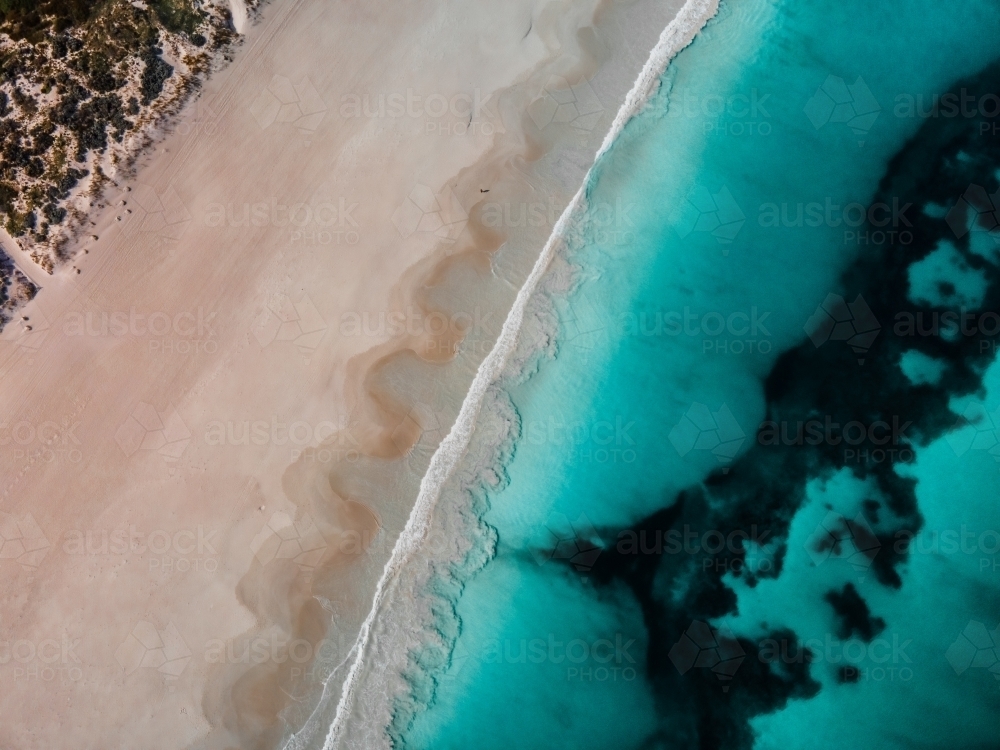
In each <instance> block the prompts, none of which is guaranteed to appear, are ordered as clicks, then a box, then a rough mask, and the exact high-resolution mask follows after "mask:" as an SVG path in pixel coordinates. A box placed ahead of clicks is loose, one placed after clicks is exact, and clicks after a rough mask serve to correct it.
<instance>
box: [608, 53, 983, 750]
mask: <svg viewBox="0 0 1000 750" xmlns="http://www.w3.org/2000/svg"><path fill="white" fill-rule="evenodd" d="M963 88H964V89H967V90H972V91H991V92H992V91H997V90H1000V62H996V63H993V64H992V65H991V66H989V67H988V68H987V69H985V70H983V71H982V72H981V73H979V74H977V75H975V76H972V77H971V78H969V79H967V80H963V81H959V82H957V83H955V84H954V86H953V89H952V90H953V91H954V92H956V93H957V92H960V91H961V90H962V89H963ZM998 132H1000V123H998V122H997V118H995V117H986V116H984V115H982V114H977V115H976V116H970V117H932V118H928V119H927V120H925V122H924V123H923V125H922V126H921V127H920V129H919V131H918V132H917V133H916V135H915V136H914V137H913V138H912V139H911V140H910V141H909V142H908V143H906V144H905V146H904V147H903V148H902V149H901V150H900V151H899V153H897V154H896V155H895V157H894V158H893V159H892V160H891V162H890V163H889V165H888V168H887V171H886V173H885V175H884V176H883V178H882V179H881V181H880V183H879V186H878V190H877V194H876V196H875V197H874V199H873V200H874V201H882V202H885V203H887V204H890V205H891V204H892V200H893V198H898V199H901V200H904V201H908V202H912V203H913V206H914V210H913V211H911V212H910V214H909V218H910V220H911V221H912V224H913V227H912V235H913V239H912V241H911V242H909V243H908V244H901V243H898V242H897V243H892V242H890V243H888V244H883V245H879V246H869V247H868V248H866V249H865V251H864V252H863V253H862V254H861V256H860V257H858V258H857V260H856V261H855V262H854V263H853V264H852V265H851V266H850V267H849V269H848V270H847V272H846V273H845V274H844V276H843V278H842V280H841V285H840V288H839V289H838V290H832V291H833V294H834V295H835V296H839V302H838V301H837V299H834V300H833V302H832V303H831V305H832V306H833V307H837V308H838V310H841V311H847V313H848V314H850V315H853V316H854V320H855V321H859V320H860V318H861V317H864V318H865V322H864V325H863V326H861V328H859V329H858V330H863V331H867V332H868V336H867V338H865V339H864V342H863V344H864V345H863V346H860V347H858V346H855V347H852V346H851V345H849V343H858V342H859V341H860V339H858V340H856V341H855V340H852V341H851V342H849V341H848V340H847V339H849V338H850V337H849V336H831V337H829V340H827V341H825V342H822V343H821V344H817V343H816V341H815V340H812V341H810V340H806V341H804V342H803V343H802V344H801V345H799V346H796V347H795V348H793V349H791V350H788V351H786V352H784V353H783V354H782V355H781V356H780V357H779V359H778V360H777V362H776V364H775V365H774V367H773V369H772V371H771V373H770V374H769V375H768V377H767V379H766V382H765V384H764V393H765V398H766V416H765V419H766V420H767V423H768V424H774V425H781V426H785V427H786V428H787V431H786V434H789V435H792V436H793V437H792V438H791V439H788V440H785V439H778V440H772V439H766V438H767V437H768V436H765V435H758V436H757V438H758V439H757V440H756V442H755V444H754V445H753V446H752V447H751V448H750V449H749V450H748V451H747V452H746V453H745V454H744V455H742V456H741V457H740V458H739V459H738V460H737V461H736V462H735V463H734V464H733V465H732V466H731V467H730V468H729V469H728V470H727V471H725V472H723V471H721V470H719V471H716V472H714V473H713V474H712V475H711V476H709V477H708V478H707V479H706V480H705V481H704V482H703V483H701V484H699V485H697V486H693V487H688V488H687V489H685V490H683V491H682V492H680V493H679V494H678V495H677V496H676V497H668V498H665V503H664V507H663V508H662V509H661V510H659V511H657V512H655V513H653V514H651V515H649V516H648V517H647V518H645V519H642V520H641V521H639V522H638V523H636V524H635V525H634V526H632V527H630V528H627V529H602V530H599V533H600V536H601V538H602V539H605V540H607V539H615V540H618V541H619V543H618V544H613V545H607V546H606V547H605V548H604V550H603V551H602V552H601V554H600V555H599V557H598V558H597V559H596V561H595V562H594V565H593V568H592V570H591V571H590V574H589V575H590V580H591V581H592V582H593V583H594V584H595V585H596V586H598V587H612V586H614V587H620V586H624V587H626V588H627V589H628V590H630V591H631V592H632V594H633V595H634V597H635V599H636V600H637V602H638V603H639V605H640V606H641V609H642V613H643V619H644V622H645V626H646V628H647V630H648V635H649V647H648V656H647V676H648V679H649V680H650V682H651V684H652V687H653V689H654V692H655V695H656V696H657V698H658V705H659V707H660V710H661V713H662V717H663V729H662V731H660V732H657V733H656V735H655V736H652V737H650V738H649V740H648V743H647V746H648V747H650V748H654V747H655V748H701V749H705V750H707V749H709V748H727V750H735V749H737V748H749V747H751V746H752V744H753V739H754V738H753V733H752V730H751V728H750V724H749V720H750V719H751V718H752V717H754V716H756V715H760V714H763V713H768V712H772V711H775V710H777V709H779V708H780V707H782V706H783V705H785V703H786V702H787V701H788V700H791V699H796V698H808V697H810V696H812V695H815V694H816V692H817V691H818V690H819V684H818V683H816V682H815V681H814V680H813V679H812V678H811V677H810V673H809V659H808V658H806V659H801V660H796V659H791V660H785V659H777V660H772V659H767V658H764V657H763V655H762V654H761V653H759V649H758V647H757V646H755V645H754V644H753V643H751V642H749V641H748V640H746V639H742V638H737V637H735V636H733V635H732V634H731V633H726V632H723V631H724V629H721V630H719V631H716V630H714V629H713V628H710V627H709V626H708V625H706V623H707V622H708V621H709V620H712V619H714V618H719V617H722V616H724V615H727V614H734V613H735V612H736V603H737V598H736V594H735V592H734V591H733V590H732V589H731V588H730V587H729V586H728V585H727V584H726V581H725V576H726V575H727V573H729V574H733V575H737V576H741V577H742V578H743V580H744V581H745V582H746V583H748V584H749V585H751V586H752V585H754V584H755V583H757V581H758V579H759V578H762V577H765V576H766V577H777V576H779V575H780V574H781V572H782V568H783V563H784V560H785V555H784V549H785V547H784V545H785V544H786V540H787V537H788V531H789V526H790V523H791V521H792V519H793V517H794V516H795V515H796V513H797V511H798V510H799V508H800V507H801V506H802V504H803V502H804V500H805V498H806V490H807V484H808V483H811V482H816V481H819V482H821V483H822V482H825V481H827V480H830V479H831V478H833V477H834V476H835V475H838V474H843V473H845V472H846V473H848V474H849V475H851V476H853V478H854V479H855V480H857V482H856V484H858V485H859V486H863V487H864V488H865V489H864V492H865V496H864V497H863V498H862V500H861V502H860V504H859V510H858V512H857V514H856V515H852V517H851V518H844V517H840V518H839V519H836V523H833V524H831V526H830V527H828V528H827V529H826V533H827V538H826V541H823V540H821V541H820V543H819V549H820V551H822V552H825V553H827V554H831V553H832V554H834V555H840V553H841V549H840V547H841V545H843V546H846V545H847V544H848V543H850V544H852V545H854V547H855V548H857V549H858V550H860V553H859V555H860V556H858V557H856V559H855V560H852V564H856V567H857V568H862V569H865V570H867V571H870V572H871V573H872V574H873V577H874V579H875V581H876V582H877V583H878V584H880V585H882V586H886V587H891V588H897V589H898V588H900V587H902V586H903V580H902V578H901V577H900V574H899V572H898V568H899V564H900V563H901V562H902V561H904V560H905V559H906V555H907V550H906V547H905V546H903V547H901V546H900V545H898V544H894V543H893V542H894V540H895V539H897V538H898V536H899V534H905V535H910V536H911V537H912V535H913V534H916V533H917V532H918V531H919V530H920V529H921V527H922V525H923V519H922V516H921V513H920V509H919V508H918V504H917V498H916V494H915V484H916V483H915V480H914V479H911V478H906V477H903V476H900V474H898V473H897V472H896V462H895V460H892V459H890V460H881V461H878V460H875V461H873V460H870V458H871V456H872V455H873V454H875V453H876V451H878V450H882V451H883V455H884V454H885V453H886V452H887V450H888V449H889V448H890V447H892V448H894V449H895V450H896V451H897V455H905V454H906V453H907V452H909V454H910V459H909V460H912V450H913V449H914V448H916V447H919V446H921V445H926V444H927V443H928V442H930V441H932V440H935V439H937V438H939V437H941V436H942V435H943V434H945V433H946V432H947V431H949V430H950V429H952V428H953V426H955V424H956V421H957V418H956V414H955V413H953V412H952V411H951V410H950V409H949V401H950V400H951V399H952V398H953V397H955V396H959V395H966V394H980V393H981V392H982V388H983V383H982V377H983V373H984V372H985V370H986V368H987V367H988V366H989V364H990V363H991V362H992V361H993V359H994V357H995V351H994V350H993V349H992V348H991V347H984V346H983V343H982V340H981V338H977V337H976V336H972V335H964V333H963V335H955V336H950V335H946V334H941V335H907V333H906V332H905V331H902V330H894V327H893V322H894V321H895V320H896V319H897V316H898V315H899V314H900V313H902V312H904V311H914V310H917V311H919V313H920V314H921V315H922V316H924V318H925V319H926V320H930V319H931V318H932V317H933V316H938V317H940V316H942V315H944V314H945V313H949V312H951V313H955V312H956V309H955V308H951V307H948V306H946V305H943V304H942V305H934V304H928V303H927V302H926V301H924V300H919V301H916V302H915V301H914V300H912V299H910V298H909V290H910V283H909V269H910V267H911V265H913V264H914V263H916V262H918V261H920V260H921V259H923V258H926V257H927V256H928V255H929V254H931V253H932V252H934V251H935V250H936V249H938V248H939V247H940V246H941V245H942V244H943V243H947V244H948V245H952V246H954V248H955V249H956V251H957V253H958V254H959V255H960V257H961V259H962V262H963V263H964V264H965V266H966V267H967V268H969V269H972V270H973V271H974V272H975V273H978V274H980V275H981V277H982V279H983V280H984V282H985V293H984V294H983V297H982V300H981V302H980V304H978V306H977V307H978V309H979V310H981V311H1000V270H998V266H997V262H998V260H1000V244H998V246H997V252H996V253H995V254H994V255H993V256H991V257H985V256H984V255H982V254H979V253H977V252H976V251H974V249H973V243H972V242H971V238H972V237H973V236H974V235H975V236H977V237H982V235H981V234H978V235H977V232H978V231H980V230H992V232H993V234H992V235H991V236H993V239H994V240H1000V213H998V210H1000V205H998V204H1000V199H996V198H997V196H1000V184H998V177H997V169H998V167H1000V136H998V135H997V133H998ZM976 186H978V188H977V187H976ZM962 196H967V197H966V198H965V199H964V203H963V202H962V201H960V200H959V199H960V198H961V197H962ZM991 196H992V197H991ZM928 204H933V205H934V206H937V207H943V209H941V210H929V211H926V212H925V211H923V208H924V207H925V206H928ZM956 205H957V206H958V208H952V210H951V211H950V212H948V209H949V208H951V207H955V206H956ZM972 212H976V216H975V217H973V215H972ZM946 214H947V218H946V216H945V215H946ZM973 219H974V223H973V224H972V231H969V228H968V227H969V226H970V223H972V222H973ZM867 228H868V229H870V230H872V231H874V230H875V229H876V227H867ZM977 249H978V250H979V252H982V247H981V246H980V247H978V248H977ZM936 281H937V282H938V285H937V289H938V290H939V291H940V292H941V293H943V294H944V293H946V294H945V296H946V297H948V298H953V297H954V296H955V295H956V293H957V292H959V291H961V290H959V289H957V288H956V286H955V284H954V283H953V282H952V281H951V280H949V279H938V280H936ZM841 295H842V296H841ZM859 297H860V300H861V302H860V304H859V302H858V300H859ZM828 301H829V300H828ZM817 302H818V303H819V302H821V300H817ZM963 312H965V311H963ZM838 314H840V313H838ZM872 319H874V320H876V321H877V331H878V332H877V334H876V335H875V336H874V337H873V336H872V335H871V333H870V332H871V330H872V325H871V320H872ZM833 320H834V321H836V322H837V323H841V322H843V320H842V319H840V318H834V319H833ZM848 322H849V321H848ZM830 325H831V327H832V326H833V323H831V324H830ZM911 350H915V351H916V352H919V353H921V354H923V355H926V356H927V357H930V358H933V359H935V360H937V361H938V362H942V363H945V370H944V375H943V377H941V378H939V379H938V380H937V382H936V383H927V382H912V381H911V380H909V379H908V378H907V376H906V375H904V374H903V371H902V369H901V367H900V361H901V358H902V357H903V355H904V353H905V352H907V351H911ZM810 421H818V422H820V423H826V422H832V423H834V424H838V425H847V424H848V423H855V422H856V423H859V424H860V425H863V426H871V425H876V424H879V425H886V426H887V427H886V429H885V431H884V432H877V433H876V434H877V435H878V436H879V439H882V437H885V436H887V435H891V436H892V438H891V440H892V442H891V444H889V443H880V442H878V440H874V441H871V438H869V440H870V444H869V445H867V446H863V447H864V449H865V451H866V453H865V460H858V459H857V458H856V457H849V455H848V454H847V453H846V452H845V443H844V441H843V440H837V439H833V438H831V437H829V433H828V434H827V435H826V436H824V437H823V438H821V439H818V440H815V441H811V440H807V439H797V438H796V437H795V436H797V435H799V436H801V435H802V429H803V428H802V426H803V425H807V424H808V423H809V422H810ZM806 434H808V433H806ZM870 434H871V433H870ZM896 460H903V461H906V460H907V459H905V458H903V459H896ZM831 513H833V511H832V510H831ZM685 527H690V528H697V529H712V530H714V531H717V532H719V533H721V535H722V537H724V538H727V539H728V538H730V535H737V536H739V535H741V534H742V535H744V538H747V537H749V536H751V529H752V528H759V529H766V530H767V531H768V532H769V533H770V539H769V543H770V544H769V547H770V553H769V554H770V555H771V559H772V561H773V563H774V564H773V565H772V566H771V567H770V570H768V571H766V572H761V571H759V570H758V571H755V572H752V571H751V570H750V567H751V566H747V565H745V561H746V555H747V553H748V552H749V548H748V547H747V546H746V545H745V544H737V545H736V549H735V551H734V550H732V549H724V550H722V551H721V552H717V553H713V552H709V551H706V550H705V549H702V548H699V549H697V550H692V551H691V552H690V553H687V554H642V553H638V552H636V551H635V549H634V548H630V547H629V546H628V545H626V546H624V547H623V546H622V544H620V541H621V540H622V539H643V538H645V539H647V540H648V539H652V538H654V537H655V536H656V535H657V534H659V535H661V536H663V535H666V534H668V533H669V532H670V531H674V532H678V531H680V530H682V529H683V528H685ZM823 545H825V547H824V546H823ZM734 557H735V558H736V559H737V560H740V561H743V562H744V565H742V570H739V569H737V568H736V566H734V564H733V563H734V560H733V558H734ZM825 599H826V602H827V604H823V603H822V602H821V601H820V602H816V605H817V610H819V609H821V608H824V607H825V608H826V609H827V611H829V608H830V607H832V608H833V612H832V613H831V615H832V616H831V622H833V623H838V622H839V624H835V625H834V627H837V628H838V633H839V635H840V636H841V637H848V636H856V637H860V638H862V639H864V640H871V639H872V638H874V637H875V636H876V635H877V634H878V633H879V632H880V631H881V630H882V629H883V628H884V627H885V622H884V621H883V620H881V619H880V618H878V617H873V616H872V614H871V612H870V611H869V609H868V606H867V603H866V602H865V600H864V599H863V598H862V597H861V595H860V594H859V592H858V591H857V589H856V588H855V587H854V586H853V585H852V584H848V585H846V586H845V587H844V588H843V589H842V590H840V591H836V590H835V591H831V592H829V593H827V594H826V596H825ZM764 628H765V629H766V625H764ZM775 638H776V639H778V640H779V641H780V640H781V639H785V640H786V641H789V642H793V641H795V639H796V636H795V634H794V633H787V632H785V633H781V632H779V633H771V634H770V636H768V639H769V640H771V639H775ZM740 652H742V653H743V655H744V657H745V658H743V660H742V661H741V662H740V664H739V665H738V666H736V667H735V668H734V662H735V660H736V659H737V658H739V657H738V656H736V655H737V654H739V653H740ZM838 679H839V680H840V682H842V683H852V682H856V681H857V679H858V674H857V670H853V671H852V670H850V669H847V670H841V672H840V674H839V676H838Z"/></svg>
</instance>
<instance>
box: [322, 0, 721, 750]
mask: <svg viewBox="0 0 1000 750" xmlns="http://www.w3.org/2000/svg"><path fill="white" fill-rule="evenodd" d="M718 4H719V0H687V2H686V3H685V4H684V6H683V7H682V8H681V9H680V11H678V13H677V15H676V16H674V18H673V20H672V21H671V22H670V23H669V24H668V25H667V27H666V28H665V29H664V30H663V33H662V34H661V35H660V39H659V41H658V42H657V43H656V46H655V47H654V48H653V51H652V52H651V53H650V56H649V59H648V60H647V61H646V64H645V65H644V66H643V69H642V71H641V72H640V73H639V77H638V78H637V79H636V81H635V83H634V84H633V85H632V89H631V90H630V91H629V93H628V95H627V96H626V97H625V102H624V103H623V104H622V106H621V108H620V109H619V110H618V114H617V115H616V116H615V119H614V121H613V122H612V124H611V128H610V130H608V133H607V135H606V136H605V137H604V142H603V143H602V144H601V148H600V149H599V150H598V152H597V154H596V155H595V157H594V165H596V163H597V161H598V160H599V159H600V157H601V156H602V155H603V154H604V153H605V152H606V151H607V150H608V149H609V148H611V145H612V144H613V143H614V141H615V139H616V138H617V137H618V136H619V134H620V133H621V132H622V130H623V129H624V128H625V125H626V124H627V123H628V121H629V120H631V119H632V118H633V117H635V116H636V115H637V114H639V113H640V112H641V111H642V108H643V107H644V106H645V104H646V102H647V101H648V100H649V98H650V97H651V96H652V95H653V94H654V93H655V91H656V89H657V87H658V85H659V81H660V76H662V75H663V72H664V70H666V67H667V64H668V63H669V62H670V60H671V59H673V57H674V55H676V54H677V53H678V52H680V51H681V50H682V49H684V47H686V46H687V45H688V44H690V42H691V40H692V39H694V37H695V35H696V34H697V33H698V32H699V31H700V30H701V29H702V27H703V26H704V25H705V23H707V22H708V20H709V19H710V18H711V17H712V16H714V15H715V13H716V11H717V10H718ZM594 165H591V168H590V169H589V170H588V171H587V175H586V176H585V177H584V180H583V184H581V185H580V189H579V190H577V192H576V194H575V195H574V196H573V200H572V201H570V203H569V205H568V206H567V207H566V209H565V210H564V211H563V212H562V215H560V217H559V220H558V221H557V222H556V224H555V227H554V228H553V230H552V234H551V235H550V236H549V239H548V241H547V242H546V243H545V247H544V248H542V252H541V254H540V255H539V257H538V260H537V261H536V262H535V265H534V267H533V268H532V269H531V273H530V275H529V276H528V278H527V280H526V281H525V282H524V286H522V287H521V289H520V291H518V293H517V297H516V298H515V300H514V304H513V306H512V307H511V310H510V313H509V314H508V316H507V319H506V320H505V321H504V324H503V328H502V329H501V331H500V336H499V338H498V339H497V342H496V344H494V346H493V349H492V350H491V351H490V353H489V355H487V357H486V359H484V360H483V362H482V363H481V364H480V365H479V369H478V370H477V372H476V377H475V378H474V379H473V381H472V385H471V386H470V387H469V393H468V395H467V396H466V398H465V401H464V402H463V403H462V408H461V410H460V411H459V413H458V417H457V418H456V420H455V424H454V425H453V426H452V428H451V430H450V431H449V433H448V435H447V437H445V438H444V440H442V441H441V444H440V445H439V446H438V448H437V450H436V451H435V452H434V455H433V456H432V457H431V462H430V466H429V467H428V469H427V473H426V474H425V475H424V477H423V479H422V480H421V482H420V491H419V493H418V494H417V500H416V502H415V503H414V506H413V510H412V511H411V512H410V517H409V519H408V520H407V522H406V526H405V527H404V528H403V531H402V532H401V533H400V535H399V539H398V540H397V541H396V545H395V547H394V548H393V550H392V555H391V556H390V557H389V561H388V562H387V563H386V566H385V570H384V571H383V572H382V577H381V578H380V579H379V582H378V586H377V587H376V589H375V597H374V600H373V602H372V608H371V611H370V612H369V613H368V616H367V617H366V618H365V621H364V623H363V624H362V626H361V631H360V633H359V634H358V640H357V642H356V644H355V645H356V647H357V650H356V652H355V659H354V663H353V664H352V665H351V669H350V671H349V672H348V674H347V678H346V679H345V680H344V687H343V690H342V692H341V696H340V701H339V702H338V704H337V712H336V715H335V716H334V720H333V724H331V726H330V731H329V733H328V734H327V737H326V742H325V743H324V744H323V750H332V749H333V748H334V747H336V746H337V744H338V743H339V741H340V738H341V736H342V735H343V732H344V726H345V724H346V721H347V718H348V716H350V713H351V709H352V707H353V705H354V693H355V689H356V687H357V684H358V681H359V679H360V676H361V672H362V669H363V668H364V654H365V652H366V651H367V650H368V646H369V642H370V639H371V634H372V627H373V625H374V624H375V620H376V618H377V616H378V613H379V611H380V610H381V608H382V605H383V604H384V603H385V600H386V597H387V594H388V591H389V587H390V586H391V585H392V583H393V582H394V581H395V580H396V578H397V576H398V574H399V572H400V571H401V570H402V568H403V567H404V566H405V564H406V563H407V561H409V559H410V558H411V557H412V556H413V554H414V553H415V552H416V551H417V550H418V549H419V548H420V545H421V543H422V542H423V540H424V538H425V537H426V535H427V532H428V531H429V529H430V524H431V516H432V514H433V511H434V508H435V506H436V505H437V501H438V498H439V497H440V495H441V489H442V487H443V486H444V483H445V482H446V481H447V480H448V478H449V477H450V476H451V475H452V474H453V473H454V470H455V468H456V467H457V466H458V463H459V461H460V460H461V458H462V456H463V455H464V454H465V451H466V449H467V448H468V445H469V442H470V440H471V439H472V433H473V431H474V429H475V426H476V419H477V417H478V416H479V411H480V408H481V407H482V404H483V399H484V398H485V396H486V392H487V390H488V389H489V387H490V386H491V385H493V383H495V382H496V381H497V380H498V379H499V378H500V375H501V373H502V372H503V369H504V366H505V365H506V364H507V360H508V359H509V358H510V355H511V354H512V353H513V351H514V348H515V346H516V345H517V340H518V335H519V333H520V331H521V325H522V323H523V322H524V314H525V311H526V310H527V307H528V301H529V300H530V299H531V296H532V294H534V292H535V290H536V289H537V287H538V284H539V282H540V281H541V279H542V277H543V276H544V275H545V272H546V270H547V269H548V267H549V264H550V263H551V261H552V258H553V256H554V255H555V251H556V247H557V246H558V244H559V241H560V239H561V238H562V237H563V236H564V235H565V233H566V230H567V229H568V228H569V227H570V225H571V222H572V220H573V219H574V217H575V216H576V215H577V214H578V213H580V212H582V211H583V210H584V209H585V206H586V199H585V192H586V188H587V184H588V181H589V179H590V174H591V172H592V171H593V168H594Z"/></svg>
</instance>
